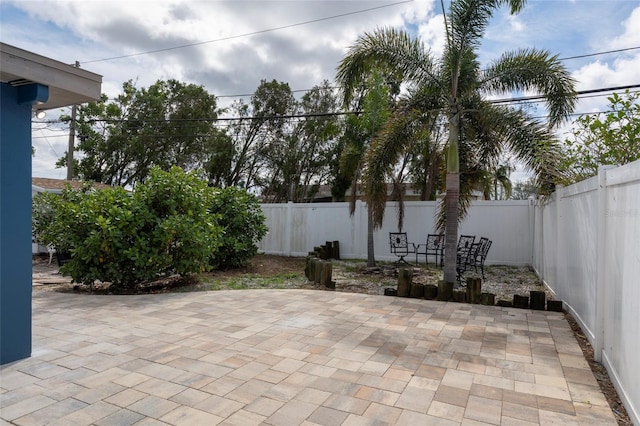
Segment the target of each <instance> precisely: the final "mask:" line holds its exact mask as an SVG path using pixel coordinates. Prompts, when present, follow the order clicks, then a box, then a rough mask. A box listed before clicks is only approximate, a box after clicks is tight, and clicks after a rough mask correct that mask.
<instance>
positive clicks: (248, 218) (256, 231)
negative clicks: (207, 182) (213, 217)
mask: <svg viewBox="0 0 640 426" xmlns="http://www.w3.org/2000/svg"><path fill="white" fill-rule="evenodd" d="M215 191H216V192H215V195H214V197H213V201H212V203H211V205H210V209H209V210H210V212H211V213H214V214H217V215H218V224H219V225H220V226H221V227H222V228H223V229H224V235H223V236H222V245H221V246H220V247H219V248H218V250H217V251H216V252H215V253H214V254H213V256H212V258H211V265H212V266H213V267H214V268H236V267H239V266H242V265H244V264H245V263H246V262H247V261H248V260H249V259H251V258H252V257H253V256H255V255H256V253H257V252H258V246H257V245H256V244H257V243H258V242H259V241H260V240H261V239H262V237H264V236H265V235H266V234H267V231H268V229H267V227H266V225H265V224H264V221H265V217H264V214H263V212H262V208H260V202H259V201H258V199H257V198H256V197H255V196H254V195H252V194H249V193H247V191H245V190H243V189H239V188H235V187H228V188H225V189H216V190H215Z"/></svg>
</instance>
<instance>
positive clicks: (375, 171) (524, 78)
mask: <svg viewBox="0 0 640 426" xmlns="http://www.w3.org/2000/svg"><path fill="white" fill-rule="evenodd" d="M525 3H526V0H453V1H452V2H451V5H450V8H449V12H448V14H447V15H446V18H445V28H446V35H447V41H446V45H445V47H444V53H443V55H442V57H441V58H434V57H433V56H432V55H431V53H430V52H429V51H427V50H426V49H425V48H424V45H423V44H422V42H421V41H419V40H416V39H412V38H411V37H410V36H409V35H408V34H407V33H405V32H403V31H398V30H394V29H381V30H377V31H375V32H373V33H370V34H369V33H367V34H364V35H363V36H361V37H359V38H358V40H357V41H356V43H355V44H354V45H353V46H352V47H350V49H349V51H348V52H347V54H346V55H345V57H344V58H343V60H342V61H341V63H340V64H339V66H338V72H337V77H336V78H337V80H338V82H339V83H340V84H341V86H342V87H343V90H344V96H345V100H349V99H350V96H352V94H353V93H354V90H355V89H356V88H357V87H358V86H359V84H360V83H361V82H362V80H363V78H364V77H365V76H366V75H367V74H368V73H369V72H370V70H371V69H373V68H378V69H390V70H394V72H395V73H397V74H396V75H401V76H402V80H403V81H404V82H405V83H406V84H407V85H408V90H407V94H406V96H404V99H403V101H402V102H401V103H400V104H399V106H398V107H397V108H396V109H395V110H394V114H393V116H392V117H390V119H389V120H388V121H387V124H386V125H385V128H384V130H383V131H382V132H380V134H379V138H378V140H376V142H375V143H374V144H373V145H372V150H375V152H369V154H368V158H369V159H370V161H369V164H368V168H367V170H366V171H365V186H366V187H367V188H368V189H369V192H368V194H367V197H368V199H369V200H370V201H371V202H375V203H376V204H378V205H380V202H381V200H382V206H383V205H384V201H385V200H384V197H382V196H380V193H379V192H378V193H374V192H376V191H378V190H379V188H378V187H377V186H376V185H375V182H376V181H378V182H379V181H381V180H384V178H385V176H384V174H385V173H388V171H389V168H390V167H391V166H389V165H390V164H394V163H395V162H396V161H397V158H398V157H399V156H400V155H401V153H402V152H403V151H404V150H406V149H407V148H408V145H409V141H410V140H411V139H410V138H406V137H405V136H406V134H407V132H408V131H407V128H411V127H412V126H416V125H419V123H420V121H421V120H425V117H427V116H433V115H438V114H444V115H445V116H446V118H447V121H448V141H447V147H446V182H445V186H446V195H445V200H444V210H443V216H442V217H444V219H443V220H442V221H440V223H439V226H441V227H442V226H443V225H444V226H443V227H444V229H445V268H444V281H445V282H446V283H454V282H455V281H456V246H457V239H458V220H459V217H460V216H459V212H461V213H464V211H465V208H466V205H467V204H466V203H467V202H466V200H468V198H465V194H468V193H469V191H470V189H471V188H470V185H469V184H468V182H466V181H465V179H464V172H465V170H466V167H468V165H469V164H471V163H472V162H474V160H479V161H480V162H488V161H491V160H495V159H496V158H497V157H498V155H499V154H500V152H501V151H502V149H503V148H505V147H506V148H509V149H510V150H511V151H512V152H513V153H514V154H515V156H516V157H518V158H519V159H520V160H521V161H523V163H524V164H525V165H527V166H528V167H529V168H530V169H531V170H532V171H533V172H534V173H535V175H536V176H537V178H538V179H539V180H540V181H541V182H546V183H548V182H552V181H553V180H554V179H555V178H557V177H558V176H557V173H558V170H559V168H558V167H556V164H557V159H558V158H559V149H558V146H557V144H556V141H555V139H554V137H553V134H552V132H551V129H552V127H554V126H555V125H557V124H558V123H560V122H561V121H562V120H564V119H566V118H567V117H568V116H569V114H570V113H571V112H572V111H573V107H574V105H575V100H576V93H575V90H574V80H573V79H572V78H571V76H570V74H569V72H568V71H567V70H566V69H565V67H564V66H563V65H562V64H561V63H560V61H559V60H558V59H557V56H552V55H551V54H550V53H549V52H547V51H542V50H537V49H523V50H518V51H515V52H507V53H504V54H503V55H502V56H501V57H500V58H499V59H497V60H495V61H494V62H492V63H491V64H490V65H489V66H488V67H487V68H486V69H484V70H482V69H481V67H480V63H479V61H478V56H477V53H476V50H477V48H478V47H479V45H480V42H481V39H482V36H483V34H484V32H485V29H486V27H487V25H488V22H489V20H490V18H491V16H492V15H493V13H494V12H495V11H496V10H497V9H498V8H499V7H500V6H503V5H508V6H509V7H510V10H511V13H518V12H519V11H520V10H521V9H522V7H523V6H524V4H525ZM443 10H444V6H443ZM525 90H527V91H537V92H539V93H540V94H541V95H542V96H543V97H544V100H545V102H546V106H547V108H548V114H549V122H548V125H545V124H544V123H542V122H540V121H537V120H536V119H534V118H533V117H531V116H529V115H527V114H526V113H525V112H524V111H522V110H517V109H515V108H511V107H509V106H505V105H497V104H493V103H491V102H489V101H487V100H486V99H485V98H484V97H483V96H485V95H487V94H504V93H511V92H514V91H525ZM461 166H462V167H461ZM461 172H462V173H463V176H462V179H461ZM378 186H379V185H378ZM461 195H462V197H461ZM381 212H382V214H383V212H384V207H377V208H375V209H374V220H375V222H376V224H377V225H381V223H382V214H380V213H381Z"/></svg>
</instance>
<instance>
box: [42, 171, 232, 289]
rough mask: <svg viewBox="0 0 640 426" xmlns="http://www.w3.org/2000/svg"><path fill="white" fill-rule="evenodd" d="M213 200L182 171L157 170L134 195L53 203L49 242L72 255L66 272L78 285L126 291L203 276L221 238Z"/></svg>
mask: <svg viewBox="0 0 640 426" xmlns="http://www.w3.org/2000/svg"><path fill="white" fill-rule="evenodd" d="M213 193H214V191H213V190H212V189H211V188H209V187H207V185H206V183H205V182H203V181H201V180H199V179H198V178H197V177H196V176H194V175H192V174H185V173H184V172H183V171H182V170H181V169H179V168H177V167H174V168H172V169H171V170H170V171H168V172H164V171H161V170H160V169H154V170H153V171H152V172H151V175H150V178H149V179H148V181H147V182H145V183H143V184H139V185H138V186H136V188H135V191H134V192H133V193H132V194H130V193H128V192H127V191H125V190H124V189H123V188H111V189H105V190H100V191H95V192H86V193H80V192H78V191H71V190H65V191H64V192H63V196H62V197H59V198H58V199H53V198H52V197H47V198H49V200H47V201H49V205H50V206H51V208H52V209H53V211H54V213H53V219H51V221H50V222H49V224H48V229H47V230H46V231H42V235H43V237H44V238H45V239H47V240H49V241H50V242H52V243H54V245H55V246H56V247H57V248H58V249H63V250H64V249H69V250H70V251H71V254H72V258H71V261H70V262H69V263H67V264H65V265H64V266H62V268H61V271H62V272H63V273H64V274H68V275H71V277H72V278H73V281H74V282H81V283H84V284H92V283H93V282H94V281H95V280H100V281H108V282H111V283H113V284H114V285H115V286H118V287H124V288H126V287H133V286H135V285H137V284H139V283H141V282H144V281H151V280H155V279H158V278H160V277H162V276H166V275H169V274H173V273H177V274H180V275H188V274H192V273H197V272H202V271H204V270H206V269H208V265H209V260H210V258H211V256H212V253H215V251H216V248H217V247H218V245H219V244H220V238H221V235H222V229H221V228H220V227H219V226H218V225H217V224H216V217H215V216H212V215H211V214H210V212H209V211H208V207H209V205H210V204H211V200H212V196H213ZM42 210H43V214H42V215H41V216H42V220H41V219H38V221H40V222H42V223H44V222H45V221H46V220H48V219H50V218H48V217H46V216H45V214H51V212H48V211H47V209H46V208H44V209H42ZM34 217H35V209H34Z"/></svg>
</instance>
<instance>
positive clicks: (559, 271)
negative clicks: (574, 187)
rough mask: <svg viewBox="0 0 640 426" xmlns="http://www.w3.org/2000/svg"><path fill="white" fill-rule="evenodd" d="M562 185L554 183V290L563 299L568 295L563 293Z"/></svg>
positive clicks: (564, 253) (564, 249)
mask: <svg viewBox="0 0 640 426" xmlns="http://www.w3.org/2000/svg"><path fill="white" fill-rule="evenodd" d="M564 192H565V191H564V185H556V235H555V240H556V241H555V245H556V262H557V263H556V265H557V266H556V271H555V272H556V276H555V280H556V283H555V288H554V291H555V292H556V294H557V293H560V294H559V296H560V298H561V299H565V300H566V297H567V296H568V295H567V294H564V293H565V289H566V288H567V279H566V277H567V274H566V271H567V264H566V260H565V257H566V248H565V241H566V240H565V234H564V229H565V226H564V215H565V212H564V201H563V198H564ZM572 302H573V301H572Z"/></svg>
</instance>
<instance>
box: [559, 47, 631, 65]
mask: <svg viewBox="0 0 640 426" xmlns="http://www.w3.org/2000/svg"><path fill="white" fill-rule="evenodd" d="M636 49H640V46H635V47H627V48H624V49H616V50H606V51H604V52H596V53H586V54H584V55H576V56H567V57H566V58H559V59H558V60H559V61H568V60H570V59H581V58H590V57H592V56H598V55H607V54H609V53H619V52H627V51H629V50H636Z"/></svg>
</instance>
